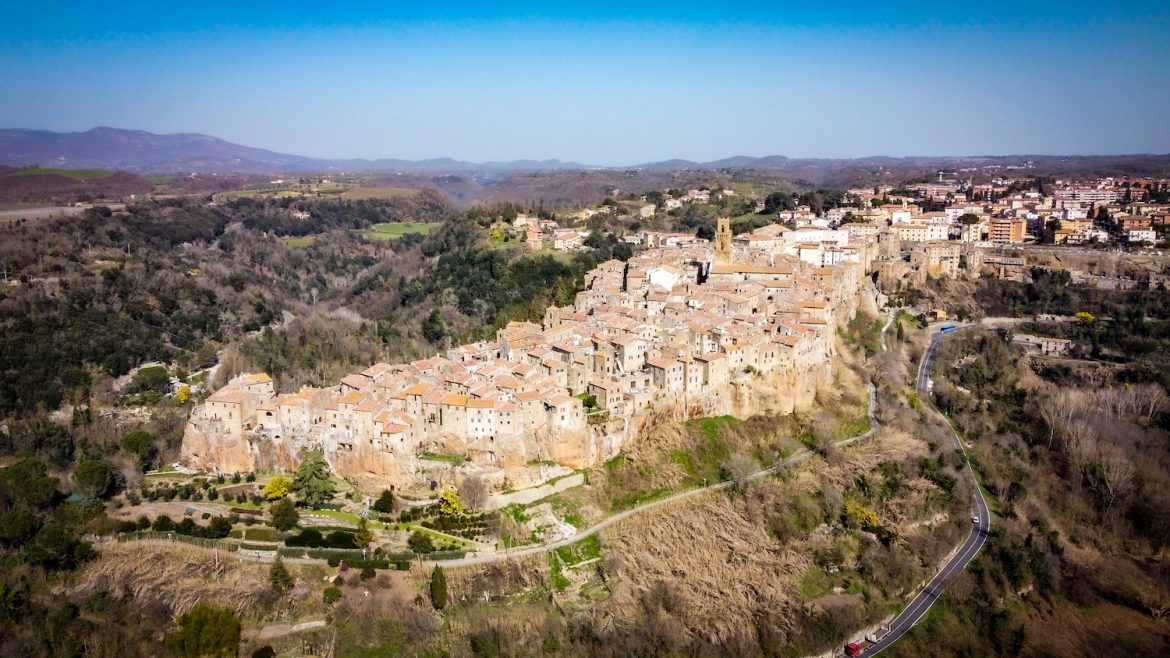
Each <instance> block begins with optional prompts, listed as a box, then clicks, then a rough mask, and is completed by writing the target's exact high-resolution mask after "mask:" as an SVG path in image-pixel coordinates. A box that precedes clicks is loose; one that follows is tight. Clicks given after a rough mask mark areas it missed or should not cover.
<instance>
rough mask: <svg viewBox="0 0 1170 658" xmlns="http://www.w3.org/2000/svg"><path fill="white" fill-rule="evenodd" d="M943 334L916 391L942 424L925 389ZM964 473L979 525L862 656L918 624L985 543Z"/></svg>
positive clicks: (983, 513) (985, 522)
mask: <svg viewBox="0 0 1170 658" xmlns="http://www.w3.org/2000/svg"><path fill="white" fill-rule="evenodd" d="M949 324H955V325H956V329H955V330H956V331H959V330H961V329H966V328H968V327H971V326H976V325H973V324H964V325H963V326H958V325H959V324H960V323H949ZM944 335H946V334H943V333H941V332H939V331H938V330H937V329H936V330H935V331H933V332H932V333H931V334H930V344H929V345H928V346H927V348H926V351H925V352H924V353H923V355H922V361H921V362H920V363H919V364H918V392H919V394H920V395H921V396H922V397H923V399H924V400H926V405H927V406H928V407H929V408H930V410H931V412H932V413H935V414H938V416H939V417H940V418H942V420H943V422H946V418H945V417H943V415H942V414H941V413H940V412H939V411H938V409H935V408H934V405H932V404H930V402H929V394H928V391H927V390H926V388H927V383H926V382H927V379H928V376H929V374H930V366H931V362H932V361H933V360H934V357H935V356H936V355H937V354H938V342H939V339H940V338H941V337H942V336H944ZM947 427H951V426H950V423H947ZM951 438H952V439H954V442H955V447H956V448H958V449H959V450H960V451H962V452H963V454H964V455H965V454H966V450H965V449H964V448H963V442H962V441H960V440H959V435H958V433H956V432H955V431H954V429H953V428H952V429H951ZM966 471H967V475H968V476H970V478H971V482H972V483H973V484H974V485H975V487H974V491H975V499H974V500H973V501H972V505H971V514H972V515H974V516H978V517H979V523H972V527H971V532H970V534H968V535H967V538H966V539H965V540H964V541H963V543H962V544H960V545H959V548H958V550H956V551H955V552H954V554H953V555H952V556H951V558H950V559H948V560H947V561H946V563H945V564H943V566H942V568H941V569H939V572H938V573H937V574H935V576H934V577H933V578H931V579H930V581H929V582H927V583H926V586H925V587H923V588H922V590H921V591H920V592H918V594H917V595H916V596H915V597H914V598H913V599H911V600H910V603H908V604H907V605H906V607H905V608H904V609H903V610H902V612H901V613H899V614H898V616H897V617H895V618H894V620H893V621H891V622H890V624H889V628H890V630H889V632H888V633H886V635H885V636H884V637H882V639H881V640H879V641H878V642H877V643H875V644H873V645H872V646H870V647H868V648H866V650H865V651H864V652H863V653H862V655H864V656H875V655H877V654H879V653H881V652H882V650H884V649H886V648H887V647H889V646H890V645H892V644H893V643H895V642H897V641H898V640H900V639H901V638H902V636H903V635H905V634H906V633H907V631H909V630H910V629H911V628H913V627H914V625H915V624H917V623H918V620H920V619H922V617H923V616H924V615H926V613H927V612H928V611H929V610H930V608H931V606H933V605H934V602H935V601H937V600H938V599H939V597H940V596H942V594H943V592H944V591H945V590H946V587H947V585H948V584H950V582H951V580H953V579H954V578H955V576H957V575H958V574H959V573H961V572H962V571H963V570H964V569H966V568H967V565H968V564H970V563H971V560H973V559H975V556H976V555H978V554H979V551H980V550H981V549H982V548H983V544H984V543H986V542H987V533H988V532H990V530H991V510H990V509H989V508H988V507H987V499H985V498H984V497H983V491H982V490H981V489H980V488H979V485H978V482H977V481H976V479H975V472H974V471H973V470H972V469H971V464H970V463H968V464H967V466H966Z"/></svg>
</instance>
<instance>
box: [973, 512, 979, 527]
mask: <svg viewBox="0 0 1170 658" xmlns="http://www.w3.org/2000/svg"><path fill="white" fill-rule="evenodd" d="M971 523H974V524H975V525H979V515H978V514H973V515H971Z"/></svg>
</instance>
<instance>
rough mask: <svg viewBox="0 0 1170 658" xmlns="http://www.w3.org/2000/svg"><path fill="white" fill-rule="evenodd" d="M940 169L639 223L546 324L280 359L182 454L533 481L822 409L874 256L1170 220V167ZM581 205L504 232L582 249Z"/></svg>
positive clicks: (233, 390)
mask: <svg viewBox="0 0 1170 658" xmlns="http://www.w3.org/2000/svg"><path fill="white" fill-rule="evenodd" d="M940 179H941V180H942V182H936V183H917V184H907V185H904V186H903V187H902V188H899V189H894V188H874V189H870V190H865V189H855V190H850V191H849V192H848V193H847V194H846V195H845V197H844V202H843V203H841V204H839V205H836V206H835V207H832V208H828V209H826V210H823V211H822V212H819V213H818V212H817V211H815V210H813V209H812V208H810V207H809V206H806V205H795V204H787V205H784V204H781V205H780V206H779V207H777V208H775V211H774V216H773V219H774V221H775V222H776V223H773V224H768V225H765V226H762V227H759V228H756V229H755V230H751V231H747V232H742V233H740V234H738V235H733V230H732V225H731V221H730V219H729V218H727V217H722V218H720V219H719V221H718V223H717V228H716V231H715V234H714V236H713V237H714V239H713V240H707V239H704V238H701V237H697V236H696V235H695V234H691V233H679V232H674V233H672V232H662V231H654V230H648V229H647V230H639V231H636V232H632V233H628V234H625V235H623V236H622V237H621V238H620V240H621V242H622V243H623V244H625V245H628V248H629V249H630V252H631V253H632V254H633V255H632V257H630V258H629V259H628V261H625V262H623V261H621V260H616V259H615V260H610V261H607V262H604V263H601V264H600V265H599V266H597V267H596V268H595V269H593V270H591V271H590V272H588V274H587V275H586V276H585V285H584V289H583V290H582V291H581V292H580V293H579V294H578V295H577V297H576V300H575V302H574V303H573V304H572V305H570V306H566V307H562V308H558V307H555V306H552V307H549V308H548V309H547V310H546V311H545V313H544V318H543V320H542V322H540V323H539V324H536V323H528V322H511V323H509V324H508V325H507V326H505V327H503V328H501V329H500V330H499V331H498V332H497V334H496V336H495V337H494V340H487V341H480V342H477V343H473V344H467V345H461V346H456V347H451V348H449V349H446V350H445V351H442V352H441V353H439V354H436V355H434V356H433V357H431V358H427V359H421V360H416V361H413V362H410V363H402V364H389V363H377V364H374V365H371V366H370V367H369V368H367V369H365V370H362V371H361V372H353V373H350V374H349V375H347V376H345V377H343V378H341V380H340V381H339V382H338V383H337V384H336V385H334V386H330V387H323V388H313V387H305V388H302V389H301V390H299V391H296V392H280V393H279V394H278V392H277V391H275V390H274V387H273V381H272V379H271V378H270V377H269V376H268V375H266V374H263V373H251V374H243V375H240V376H238V377H236V378H235V379H233V380H232V381H230V382H229V383H228V384H227V385H226V386H224V387H223V388H221V389H220V390H218V391H216V392H215V393H213V394H212V395H211V396H210V397H209V398H208V399H207V401H206V403H205V404H204V405H203V406H202V407H200V408H199V409H197V410H196V411H195V412H194V413H193V414H192V416H191V418H190V421H189V423H188V427H187V430H186V432H185V435H184V441H183V451H182V455H183V460H184V461H185V462H186V463H187V464H188V465H190V466H192V467H197V468H207V469H211V470H215V471H219V472H236V471H240V472H243V471H251V470H255V469H258V468H273V467H275V468H292V467H295V465H296V464H297V461H298V455H299V454H301V453H302V452H303V451H305V450H308V449H312V448H317V447H319V448H322V449H324V451H325V453H326V455H327V456H328V459H329V460H330V463H331V464H332V466H333V468H334V469H335V470H336V472H337V473H338V474H339V475H340V476H341V477H345V478H347V479H351V480H353V481H356V482H361V483H364V484H368V485H369V486H371V487H376V486H387V485H392V486H396V487H399V488H402V489H405V490H410V489H422V488H424V487H434V486H437V485H446V484H455V483H456V482H457V481H459V480H461V479H462V478H464V477H465V476H467V475H468V474H475V475H477V476H478V477H481V478H483V479H485V481H487V482H488V483H490V484H491V485H492V486H494V487H495V488H496V489H498V490H500V489H511V488H519V487H526V486H530V485H533V484H536V483H539V482H541V481H544V480H547V479H549V478H550V477H555V476H557V475H562V474H564V473H565V472H567V471H568V469H574V468H583V467H587V466H590V465H593V464H596V463H599V462H600V461H604V460H606V459H609V458H611V457H613V456H614V455H616V454H618V453H619V452H620V451H621V450H622V448H623V446H625V445H628V444H629V442H630V441H633V440H636V439H637V437H638V436H639V433H640V432H642V430H643V428H644V427H645V425H646V423H647V422H648V421H649V420H651V419H654V418H659V417H662V415H663V414H667V415H672V416H673V417H676V418H680V419H685V418H692V417H699V416H709V415H718V414H733V415H737V416H748V415H753V414H755V413H758V412H760V411H765V410H766V411H768V412H779V413H790V412H792V411H793V410H795V409H799V408H803V407H806V406H807V405H808V404H809V403H810V402H811V400H812V399H813V396H814V395H815V391H816V389H817V387H818V386H821V385H824V384H825V383H827V382H829V381H831V379H832V372H833V353H834V347H833V343H834V341H833V339H834V335H835V328H836V327H837V326H838V325H840V324H843V323H844V322H847V321H848V320H849V319H851V318H852V316H853V315H854V313H855V312H856V310H857V308H858V304H859V296H860V293H861V292H862V291H863V290H865V291H867V292H869V291H871V290H872V289H871V288H869V287H868V286H863V285H862V284H863V282H864V280H865V278H866V277H867V276H868V275H870V274H872V275H873V280H874V281H875V282H876V283H877V285H878V289H879V290H880V291H881V292H882V293H884V294H886V295H889V296H890V297H891V298H892V299H894V300H895V301H897V299H898V295H899V294H900V293H902V292H903V291H905V290H908V289H910V288H912V287H914V286H918V285H921V284H923V283H924V282H925V281H927V280H928V279H932V278H933V279H938V278H976V277H979V276H981V275H983V274H986V275H989V276H999V277H1004V278H1021V277H1023V276H1024V272H1025V269H1026V267H1027V266H1028V265H1041V266H1044V267H1057V268H1061V269H1064V268H1065V267H1066V265H1058V264H1054V262H1053V261H1054V258H1053V257H1052V255H1051V251H1050V250H1045V249H1044V248H1043V245H1045V244H1046V243H1047V244H1048V245H1050V246H1079V245H1085V246H1089V245H1093V246H1095V245H1105V244H1107V243H1110V242H1114V243H1120V244H1129V245H1134V246H1138V247H1140V246H1141V245H1143V244H1146V245H1149V244H1153V243H1156V241H1157V240H1158V237H1157V235H1158V234H1157V232H1156V231H1157V230H1164V229H1166V228H1167V227H1168V226H1170V222H1168V217H1170V214H1168V213H1170V205H1168V204H1167V203H1159V202H1157V201H1151V200H1150V197H1151V195H1153V196H1156V197H1158V198H1159V199H1161V198H1163V197H1164V196H1165V193H1164V189H1165V181H1152V180H1133V181H1130V180H1114V179H1101V180H1096V181H1080V182H1076V181H1056V182H1055V185H1054V189H1051V190H1036V189H1033V187H1034V185H1033V183H1032V182H1031V181H1029V180H1028V179H1023V178H1017V179H1010V180H1009V179H994V180H993V181H992V182H991V183H988V184H981V185H976V184H972V183H971V182H970V181H966V182H958V181H954V180H946V179H945V178H944V177H943V176H942V175H940ZM712 194H714V195H717V196H720V197H724V196H731V195H734V194H735V192H733V191H731V190H715V191H714V192H712V191H710V190H706V189H703V190H697V189H695V190H688V191H686V192H685V193H680V194H679V195H678V196H677V197H675V196H672V195H671V194H669V193H667V194H659V195H654V196H651V197H645V196H644V197H642V198H640V199H638V200H635V201H633V202H631V203H632V205H629V208H628V211H629V213H630V214H631V215H635V214H636V216H637V217H638V218H639V219H641V220H645V221H648V222H649V221H653V220H654V219H655V216H656V214H659V213H670V212H672V211H677V210H678V209H679V208H681V207H682V206H683V205H684V204H705V203H707V202H708V201H709V199H710V197H711V196H712ZM763 203H764V202H763V201H761V202H759V204H758V206H762V205H763ZM615 205H616V204H615ZM624 210H625V209H621V210H619V209H618V208H614V207H608V206H604V205H603V206H600V207H595V208H587V209H585V210H583V211H581V212H580V213H577V214H576V215H575V216H574V217H572V218H571V219H570V220H569V222H574V221H575V222H584V221H588V220H594V226H597V224H596V221H595V218H597V217H598V216H599V215H612V214H614V213H616V212H620V211H624ZM757 210H759V211H762V210H764V209H763V208H762V207H757ZM569 222H564V221H562V222H561V223H558V222H557V221H554V220H552V219H548V218H540V217H537V216H534V215H527V214H523V213H521V214H519V215H518V216H516V217H514V218H513V219H512V221H510V222H499V223H498V224H497V225H496V226H494V227H493V231H492V232H493V235H495V236H499V235H515V237H516V238H517V241H518V242H519V243H521V244H523V245H525V246H526V247H527V248H528V249H530V250H533V251H539V250H542V249H549V250H550V251H573V250H577V249H581V248H583V247H582V244H583V241H584V240H587V239H588V238H589V237H590V236H591V235H592V234H593V233H594V232H595V230H596V229H589V228H585V227H584V225H578V226H576V227H573V226H564V225H563V224H565V223H569ZM1060 260H1061V259H1060V258H1059V257H1057V258H1055V261H1060ZM1065 260H1066V261H1067V262H1069V263H1071V262H1073V261H1074V260H1075V259H1068V258H1066V259H1065ZM1093 265H1095V263H1094V264H1091V265H1089V266H1086V268H1085V270H1084V271H1082V270H1077V269H1075V268H1073V270H1074V274H1075V275H1076V276H1077V278H1078V280H1082V281H1090V280H1091V281H1093V282H1094V283H1096V284H1098V285H1110V286H1114V287H1132V286H1135V285H1138V284H1139V283H1141V284H1142V285H1152V284H1155V283H1157V282H1158V281H1161V280H1163V279H1164V277H1165V276H1167V275H1170V273H1167V272H1163V271H1162V269H1161V268H1164V267H1165V265H1164V264H1157V263H1155V264H1154V265H1153V266H1152V268H1151V269H1149V270H1148V271H1145V272H1144V273H1142V274H1141V276H1144V277H1145V280H1144V281H1140V282H1139V281H1137V280H1134V279H1132V278H1131V279H1124V278H1119V276H1118V275H1119V273H1118V272H1116V271H1114V272H1105V271H1096V272H1095V271H1094V268H1093ZM1097 269H1098V270H1100V269H1101V268H1100V267H1098V268H1097ZM1127 276H1133V273H1132V272H1130V273H1128V274H1127ZM871 294H872V293H871ZM940 313H942V312H941V311H940ZM940 317H942V316H941V315H940ZM1054 349H1064V348H1060V347H1058V348H1054Z"/></svg>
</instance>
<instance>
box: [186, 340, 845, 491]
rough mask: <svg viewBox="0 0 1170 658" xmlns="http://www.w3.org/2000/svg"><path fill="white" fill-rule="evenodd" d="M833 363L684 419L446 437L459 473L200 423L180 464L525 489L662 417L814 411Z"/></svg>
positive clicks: (719, 401) (596, 458) (437, 464)
mask: <svg viewBox="0 0 1170 658" xmlns="http://www.w3.org/2000/svg"><path fill="white" fill-rule="evenodd" d="M832 370H833V367H832V365H831V363H825V364H824V365H823V366H822V367H820V368H815V369H813V370H809V371H805V372H799V373H797V372H792V371H790V370H784V369H777V370H774V371H772V372H771V373H768V374H765V375H746V374H745V375H740V376H738V377H737V378H736V379H735V381H733V382H732V383H731V384H729V385H728V386H725V387H722V388H718V389H714V390H712V391H710V392H709V394H708V395H706V396H703V397H702V398H700V399H697V400H696V399H692V400H688V404H689V409H688V410H687V413H686V414H684V413H683V411H682V409H681V405H680V404H679V401H678V400H675V399H673V398H670V397H662V398H660V399H659V400H658V401H656V402H655V403H654V405H653V408H652V409H646V410H644V411H643V412H642V413H638V414H635V415H634V416H633V417H632V418H614V419H610V420H609V421H608V422H607V423H604V424H599V425H594V426H590V427H589V428H588V430H586V431H549V430H548V429H541V430H538V431H537V432H535V433H532V434H530V435H527V436H525V437H524V438H522V439H520V440H518V441H507V442H505V441H503V440H501V441H499V442H491V443H487V444H485V443H484V442H483V441H482V440H481V441H476V442H474V443H468V441H467V440H465V438H463V437H457V436H446V437H443V440H442V441H441V443H440V445H439V446H438V448H437V450H438V451H441V452H443V453H445V454H450V455H467V456H468V457H470V460H471V462H470V463H469V464H467V465H464V466H460V465H457V464H452V463H448V462H444V461H435V460H429V459H420V458H419V457H417V456H416V455H414V454H410V453H406V454H403V453H401V452H399V453H398V454H395V453H394V452H390V451H384V450H378V449H375V448H374V447H373V446H372V445H371V444H370V443H369V442H366V441H355V442H353V448H352V449H342V448H341V447H340V446H338V445H337V444H336V443H333V442H330V441H321V440H318V439H314V438H312V437H296V436H292V437H285V438H283V439H275V438H272V437H270V436H266V435H259V434H257V433H255V432H245V433H244V435H243V437H242V438H240V437H235V436H232V435H231V433H229V432H224V431H221V430H220V429H219V428H218V426H217V425H216V424H215V423H214V422H212V421H207V420H206V419H201V418H200V417H199V416H198V415H196V416H193V417H192V420H191V422H189V423H188V424H187V428H186V431H185V432H184V434H183V445H182V458H183V461H184V463H185V464H187V465H188V466H191V467H195V468H201V469H206V470H209V471H218V472H223V473H232V472H241V473H243V472H248V471H255V470H269V469H285V470H295V469H296V467H297V465H298V464H299V462H300V455H301V454H302V453H303V452H304V451H306V450H310V449H316V448H322V449H324V451H325V457H326V459H327V460H328V462H329V464H330V465H331V466H332V468H333V470H334V472H336V473H337V475H338V476H340V477H342V478H345V479H347V480H350V481H352V482H354V483H355V484H357V485H358V486H359V487H362V488H363V489H368V490H371V491H376V490H378V489H381V488H383V487H387V486H389V485H394V486H395V487H397V488H399V489H406V490H428V489H430V488H431V483H432V482H434V483H436V485H437V486H457V485H458V484H459V482H460V481H462V479H463V477H464V476H465V474H466V473H465V472H468V471H469V470H477V471H479V472H481V474H482V473H486V474H488V476H489V477H490V478H492V479H495V480H498V481H499V482H500V483H501V484H506V486H508V487H511V488H515V489H521V488H525V487H529V486H532V485H534V484H537V483H539V482H542V481H543V480H544V479H545V477H546V475H547V473H546V472H545V471H546V470H547V468H545V467H544V466H543V465H546V464H547V463H548V462H554V463H556V464H559V465H561V466H565V467H568V468H586V467H589V466H592V465H594V464H597V463H599V462H601V461H604V460H606V459H609V458H610V457H613V456H615V455H617V454H618V453H619V452H621V450H622V449H623V447H625V446H627V445H629V444H630V443H631V442H635V441H637V440H638V439H639V437H640V436H641V435H642V434H643V433H644V432H645V431H646V430H647V429H648V427H647V425H648V424H649V423H652V422H654V421H653V419H655V418H661V417H662V414H663V413H667V414H670V415H675V416H678V417H680V418H681V417H682V416H684V415H685V416H686V417H687V418H695V417H701V416H718V415H731V416H736V417H737V418H748V417H751V416H755V415H759V414H767V415H783V414H791V413H793V412H796V411H802V410H804V409H807V408H809V407H810V406H811V405H812V404H813V403H814V401H815V399H816V392H817V389H818V388H820V387H821V386H824V385H826V384H828V383H830V382H831V381H832V377H831V374H832Z"/></svg>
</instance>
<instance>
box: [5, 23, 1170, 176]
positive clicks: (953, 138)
mask: <svg viewBox="0 0 1170 658" xmlns="http://www.w3.org/2000/svg"><path fill="white" fill-rule="evenodd" d="M430 4H431V3H417V2H416V3H413V4H411V5H403V6H396V4H395V3H387V2H382V3H370V4H369V5H368V6H365V5H362V4H359V3H344V4H343V3H323V2H317V3H297V2H287V3H282V4H279V5H269V6H262V5H260V4H259V3H249V2H238V3H235V4H229V3H199V2H195V3H186V4H184V3H165V4H158V3H137V2H133V1H127V2H122V3H97V2H85V3H60V2H53V1H52V0H49V1H47V2H39V3H19V4H18V3H15V2H12V1H11V0H0V10H3V14H4V15H5V17H6V18H5V20H4V21H3V24H2V25H0V126H3V127H21V128H42V129H49V130H86V129H88V128H91V127H93V126H97V125H108V126H115V127H121V128H140V129H144V130H149V131H152V132H202V133H207V134H211V135H215V136H217V137H222V138H224V139H228V140H230V141H234V142H238V143H242V144H247V145H249V146H258V147H262V148H269V149H272V150H277V151H282V152H289V153H297V154H303V155H311V156H320V157H367V158H377V157H398V158H411V159H417V158H427V157H445V156H446V157H455V158H460V159H466V160H474V161H485V160H511V159H516V158H560V159H563V160H575V161H578V162H583V163H587V164H599V165H625V164H635V163H640V162H646V161H652V160H662V159H667V158H676V157H677V158H687V159H692V160H711V159H717V158H721V157H727V156H731V155H737V154H745V155H768V154H782V155H789V156H793V157H854V156H864V155H876V154H882V155H895V156H900V155H967V154H1032V153H1035V154H1041V153H1044V154H1110V153H1137V152H1144V153H1170V118H1167V117H1168V116H1170V84H1167V83H1166V79H1167V69H1168V67H1170V3H1136V2H1132V3H1131V2H1114V3H1100V2H1098V3H1079V2H1071V3H1054V2H1046V3H1039V2H1012V3H1003V4H1002V5H999V4H998V3H987V2H977V3H971V2H968V3H930V4H927V3H911V2H897V3H890V4H887V5H886V6H883V7H875V6H874V5H875V3H868V2H833V1H829V2H802V3H787V2H775V1H774V2H767V3H737V4H736V5H735V6H734V7H731V8H724V7H720V6H719V3H711V2H706V3H692V2H685V1H683V2H670V3H665V2H662V3H635V2H625V3H607V2H579V3H578V2H543V3H525V4H521V3H459V2H448V3H443V4H441V5H438V6H429V5H430ZM546 5H549V6H546ZM550 6H551V8H550Z"/></svg>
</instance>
